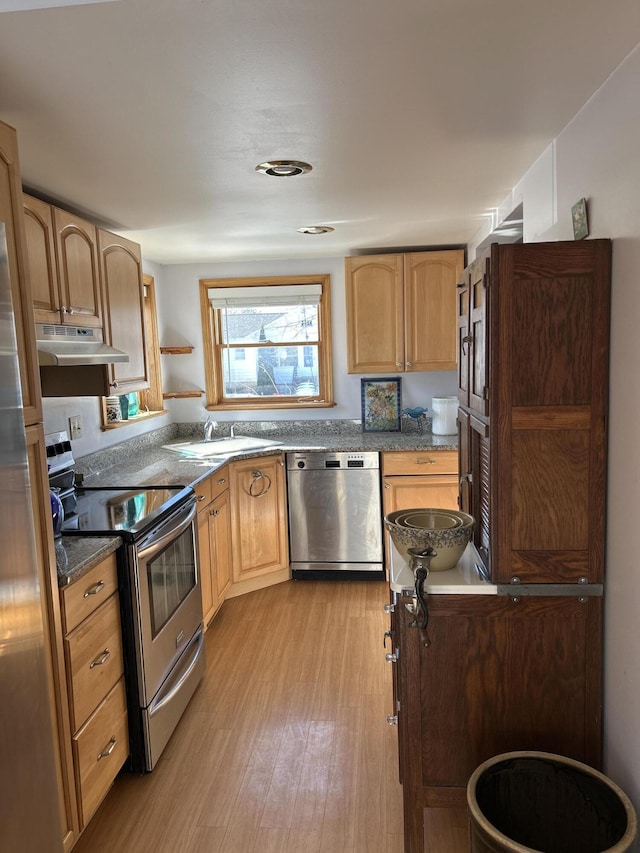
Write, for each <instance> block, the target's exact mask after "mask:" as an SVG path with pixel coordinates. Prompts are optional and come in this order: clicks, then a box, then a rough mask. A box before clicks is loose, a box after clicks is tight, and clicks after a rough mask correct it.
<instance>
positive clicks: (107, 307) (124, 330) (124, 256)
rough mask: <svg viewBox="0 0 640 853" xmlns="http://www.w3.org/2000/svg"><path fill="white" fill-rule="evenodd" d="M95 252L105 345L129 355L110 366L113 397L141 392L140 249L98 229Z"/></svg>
mask: <svg viewBox="0 0 640 853" xmlns="http://www.w3.org/2000/svg"><path fill="white" fill-rule="evenodd" d="M98 252H99V258H100V277H101V285H102V305H103V317H104V339H105V343H107V344H109V346H112V347H115V348H116V349H118V350H121V351H122V352H126V353H127V355H128V356H129V361H127V362H120V363H118V364H110V365H109V381H110V384H111V386H112V388H113V393H114V394H118V395H120V394H129V393H130V392H132V391H143V390H145V389H147V388H148V387H149V370H148V361H147V341H146V327H145V305H144V288H143V280H142V256H141V254H140V246H139V245H138V244H137V243H133V242H132V241H131V240H127V239H126V238H124V237H120V236H118V235H117V234H111V233H110V232H109V231H104V230H102V229H100V230H99V231H98Z"/></svg>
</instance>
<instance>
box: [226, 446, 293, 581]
mask: <svg viewBox="0 0 640 853" xmlns="http://www.w3.org/2000/svg"><path fill="white" fill-rule="evenodd" d="M230 475H231V491H230V495H231V529H232V533H231V536H232V553H233V575H232V583H231V587H230V589H229V593H228V595H229V596H235V595H241V594H242V593H244V592H249V591H250V590H252V589H258V588H260V587H263V586H266V585H269V584H272V583H280V582H281V581H284V580H288V579H289V578H290V570H289V548H288V538H287V505H286V485H285V472H284V457H283V455H282V453H278V454H276V455H273V456H261V457H254V458H253V459H244V460H238V461H236V462H231V463H230Z"/></svg>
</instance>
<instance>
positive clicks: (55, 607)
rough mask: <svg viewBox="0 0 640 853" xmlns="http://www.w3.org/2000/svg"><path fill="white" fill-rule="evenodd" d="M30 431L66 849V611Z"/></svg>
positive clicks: (73, 813) (39, 453)
mask: <svg viewBox="0 0 640 853" xmlns="http://www.w3.org/2000/svg"><path fill="white" fill-rule="evenodd" d="M26 432H27V460H28V465H29V481H30V484H31V501H32V509H33V517H34V521H35V524H34V534H35V554H36V559H37V564H38V575H39V578H40V585H41V588H42V591H43V593H42V607H43V622H44V626H45V652H46V664H47V671H48V675H49V695H50V699H49V708H50V713H51V724H52V730H53V736H54V738H53V747H54V759H55V765H56V777H57V785H58V799H59V803H60V825H61V829H62V842H63V846H64V851H65V853H68V851H69V850H70V849H71V848H72V847H73V845H74V844H75V842H76V840H77V837H78V831H79V827H78V809H77V804H76V791H75V780H74V772H73V755H72V750H71V724H70V716H69V702H68V698H67V686H66V674H65V662H64V648H63V642H62V616H61V609H60V597H59V595H58V578H57V573H56V558H55V553H54V545H53V528H52V522H51V504H50V499H49V481H48V479H47V475H46V470H47V461H46V453H45V446H44V430H43V427H42V425H41V424H38V425H37V426H30V427H27V431H26Z"/></svg>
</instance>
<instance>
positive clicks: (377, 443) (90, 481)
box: [79, 431, 458, 486]
mask: <svg viewBox="0 0 640 853" xmlns="http://www.w3.org/2000/svg"><path fill="white" fill-rule="evenodd" d="M239 433H240V434H243V435H251V434H252V433H251V432H249V431H247V432H246V433H245V432H243V431H239ZM192 437H193V436H192ZM268 437H269V438H272V439H274V440H276V441H280V442H281V444H279V445H277V446H273V447H268V448H265V449H264V450H252V451H250V452H248V453H238V454H235V455H234V456H232V457H230V458H229V459H224V460H222V461H215V460H211V459H206V460H205V459H200V460H196V459H193V458H186V457H183V456H180V454H178V453H175V452H174V451H171V450H165V449H164V447H163V446H162V445H163V444H171V443H178V442H181V441H184V440H185V438H184V436H179V437H174V438H172V439H171V440H169V441H162V442H161V443H159V444H148V445H144V446H141V447H140V446H137V445H136V444H135V442H131V443H130V446H129V443H123V444H120V445H117V464H113V462H111V464H109V463H110V460H109V459H108V458H106V459H105V458H102V459H101V461H100V463H99V464H98V465H95V464H94V465H86V467H85V469H84V472H83V473H84V483H85V485H87V486H95V485H102V486H106V485H109V486H160V485H162V486H188V485H194V484H196V483H198V482H199V481H200V480H203V479H205V478H206V477H208V476H209V475H210V474H212V473H213V472H215V471H217V470H219V469H220V468H222V467H223V466H224V465H226V464H227V463H228V462H229V461H232V460H236V459H249V458H259V457H261V456H273V454H274V453H282V452H284V453H287V452H292V451H306V450H324V451H327V450H328V451H331V450H335V451H351V452H358V451H367V450H373V451H379V452H384V451H394V450H396V451H398V450H416V451H420V450H422V451H424V450H436V449H437V450H457V449H458V439H457V436H451V435H442V436H441V435H433V434H432V433H431V432H425V433H424V434H419V433H416V434H412V435H405V434H403V433H380V434H371V433H356V434H344V435H341V434H337V435H336V434H328V435H318V434H316V435H308V434H301V435H295V434H290V435H278V434H269V436H268ZM199 438H200V435H198V436H197V438H196V440H198V439H199ZM101 456H102V457H104V453H103V454H101ZM80 462H82V460H80ZM79 470H81V471H82V470H83V466H82V465H80V466H79Z"/></svg>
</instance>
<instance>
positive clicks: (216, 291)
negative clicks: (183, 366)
mask: <svg viewBox="0 0 640 853" xmlns="http://www.w3.org/2000/svg"><path fill="white" fill-rule="evenodd" d="M329 280H330V279H329V276H328V275H321V276H300V277H292V276H286V277H277V278H266V279H264V278H260V279H257V278H243V279H201V281H200V304H201V309H202V329H203V338H204V349H205V363H206V374H207V377H206V378H207V407H208V408H216V409H256V408H261V407H262V408H270V409H273V408H297V407H309V406H332V405H333V382H332V369H331V319H330V318H331V307H330V285H329Z"/></svg>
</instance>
